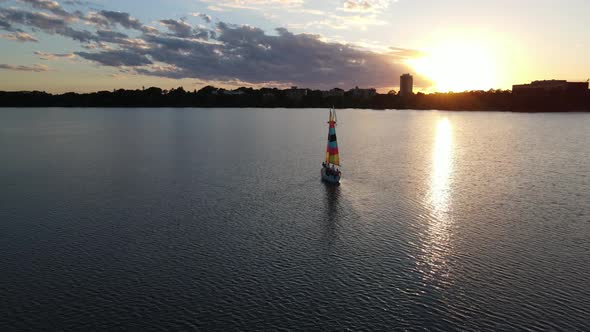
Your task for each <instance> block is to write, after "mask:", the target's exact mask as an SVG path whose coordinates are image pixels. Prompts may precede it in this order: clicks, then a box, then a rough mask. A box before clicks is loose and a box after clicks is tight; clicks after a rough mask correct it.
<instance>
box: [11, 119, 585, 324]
mask: <svg viewBox="0 0 590 332" xmlns="http://www.w3.org/2000/svg"><path fill="white" fill-rule="evenodd" d="M327 120H328V110H327V109H326V110H323V109H322V110H319V109H305V110H304V109H58V108H56V109H10V108H5V109H0V156H1V162H0V188H1V190H0V271H2V272H1V273H0V297H1V298H2V303H1V304H0V329H1V330H3V331H7V330H142V331H147V330H195V329H196V330H205V331H212V330H218V331H233V330H338V331H342V330H351V331H357V330H397V329H410V330H411V329H422V330H423V329H427V330H441V331H444V330H455V329H459V330H517V329H530V330H564V331H573V330H585V329H588V316H589V315H590V283H589V280H590V114H589V113H586V114H584V113H577V114H576V113H572V114H517V113H482V112H437V111H395V110H389V111H371V110H339V111H338V121H339V122H338V126H337V128H336V130H337V134H338V142H339V146H340V158H341V161H342V173H343V174H342V183H341V185H340V186H338V187H334V186H329V185H326V184H324V183H322V182H321V181H320V168H321V163H322V161H323V159H324V157H325V149H326V141H327V134H328V126H327V123H326V122H327Z"/></svg>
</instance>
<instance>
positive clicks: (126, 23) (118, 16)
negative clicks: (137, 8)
mask: <svg viewBox="0 0 590 332" xmlns="http://www.w3.org/2000/svg"><path fill="white" fill-rule="evenodd" d="M100 15H102V16H103V17H104V18H105V19H106V20H107V21H109V22H110V23H111V24H112V25H115V24H119V25H121V26H122V27H124V28H126V29H135V30H140V31H141V30H142V28H143V24H141V22H140V21H139V20H138V19H136V18H133V17H131V15H129V13H123V12H114V11H110V10H101V11H100Z"/></svg>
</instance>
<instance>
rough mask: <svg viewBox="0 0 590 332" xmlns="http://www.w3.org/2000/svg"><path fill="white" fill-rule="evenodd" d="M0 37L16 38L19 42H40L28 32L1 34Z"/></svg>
mask: <svg viewBox="0 0 590 332" xmlns="http://www.w3.org/2000/svg"><path fill="white" fill-rule="evenodd" d="M0 38H4V39H8V40H14V41H19V42H22V43H24V42H38V40H37V38H35V37H33V36H31V35H29V34H28V33H26V32H15V33H12V34H0Z"/></svg>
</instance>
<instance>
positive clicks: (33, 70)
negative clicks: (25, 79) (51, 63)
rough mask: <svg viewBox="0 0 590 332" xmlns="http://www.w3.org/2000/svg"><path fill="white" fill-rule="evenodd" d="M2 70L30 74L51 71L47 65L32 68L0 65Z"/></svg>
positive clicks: (36, 65)
mask: <svg viewBox="0 0 590 332" xmlns="http://www.w3.org/2000/svg"><path fill="white" fill-rule="evenodd" d="M0 69H3V70H12V71H29V72H36V73H39V72H45V71H49V70H51V69H50V68H49V67H47V66H46V65H40V64H35V65H32V66H21V65H7V64H1V63H0Z"/></svg>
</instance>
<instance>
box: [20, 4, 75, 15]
mask: <svg viewBox="0 0 590 332" xmlns="http://www.w3.org/2000/svg"><path fill="white" fill-rule="evenodd" d="M19 1H20V2H24V3H27V4H29V5H31V6H32V7H33V8H37V9H45V10H48V11H50V12H52V13H53V14H55V15H58V16H62V17H69V16H71V14H70V13H68V12H67V11H65V10H64V9H63V8H62V7H61V5H60V4H59V3H58V2H57V1H52V0H19Z"/></svg>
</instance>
